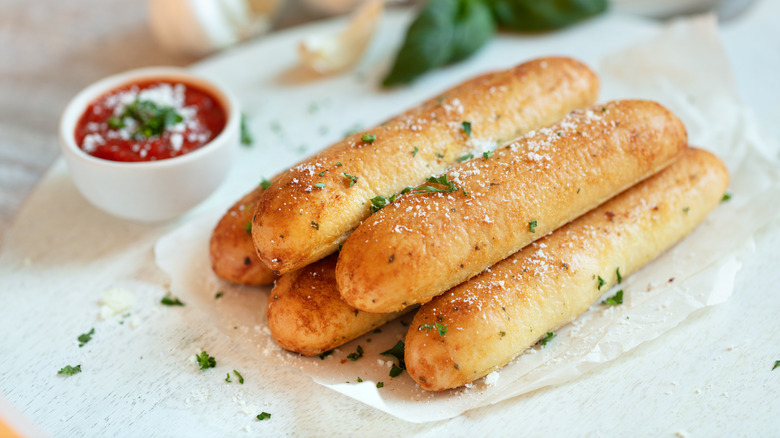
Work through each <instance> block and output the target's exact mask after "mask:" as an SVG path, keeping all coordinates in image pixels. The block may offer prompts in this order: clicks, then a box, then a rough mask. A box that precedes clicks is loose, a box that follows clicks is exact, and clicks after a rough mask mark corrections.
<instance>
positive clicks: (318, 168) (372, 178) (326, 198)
mask: <svg viewBox="0 0 780 438" xmlns="http://www.w3.org/2000/svg"><path fill="white" fill-rule="evenodd" d="M597 93H598V79H597V77H596V75H595V73H593V72H592V71H591V70H590V69H588V67H586V66H585V65H583V64H581V63H579V62H577V61H575V60H572V59H569V58H543V59H538V60H535V61H530V62H527V63H525V64H521V65H519V66H517V67H515V68H512V69H510V70H506V71H502V72H497V73H490V74H486V75H483V76H479V77H477V78H474V79H472V80H469V81H467V82H465V83H463V84H462V85H459V86H457V87H455V88H452V89H450V90H448V91H445V92H444V93H442V94H441V95H440V96H439V97H437V98H433V99H431V100H428V101H427V102H425V103H423V104H421V105H420V106H418V107H416V108H414V109H411V110H409V111H407V112H405V113H403V114H401V115H400V116H397V117H395V118H393V119H390V120H389V121H387V122H386V123H383V124H381V125H379V126H376V127H374V128H371V129H368V130H366V131H364V132H361V133H357V134H354V135H351V136H349V137H347V138H346V139H344V140H343V141H340V142H338V143H336V144H334V145H332V146H330V147H329V148H327V149H325V150H324V151H322V152H320V153H319V154H317V155H315V156H313V157H311V158H310V159H308V160H306V161H304V162H303V163H301V164H299V165H297V166H295V167H293V168H292V169H290V170H289V171H288V172H286V173H285V174H284V175H282V177H281V179H280V180H279V182H278V184H274V186H273V187H271V189H269V190H268V191H267V192H266V194H264V195H263V196H262V197H261V199H260V202H259V204H258V206H257V211H256V214H255V217H254V224H253V227H252V237H253V238H254V242H255V246H256V248H257V250H258V254H259V256H260V259H261V260H262V261H263V262H264V263H265V264H266V265H267V266H268V267H270V268H271V269H272V270H274V271H275V272H277V273H285V272H289V271H292V270H295V269H298V268H300V267H302V266H305V265H307V264H309V263H311V262H314V261H316V260H319V259H321V258H323V257H325V256H326V255H328V254H331V253H333V252H335V251H336V250H337V248H338V246H339V244H340V243H341V242H343V241H344V240H345V239H346V238H347V236H348V235H349V233H350V232H351V231H352V230H353V229H354V228H355V227H357V226H358V224H360V221H361V220H363V219H365V218H366V217H367V216H368V215H369V214H370V213H371V202H369V200H370V199H372V198H375V197H376V196H380V195H381V196H391V195H393V194H395V193H398V192H399V191H401V190H402V189H403V188H404V187H406V186H409V185H416V184H420V183H422V182H424V181H425V179H426V178H428V177H429V176H431V175H434V174H438V173H441V172H443V171H444V170H445V169H446V168H447V167H448V166H449V165H451V164H452V163H454V162H455V161H456V160H457V159H458V158H459V157H461V156H462V155H463V154H465V153H468V152H474V151H478V153H481V152H482V151H483V150H488V149H492V148H494V147H495V146H496V145H497V144H500V140H501V139H503V140H507V139H511V138H515V137H516V136H517V135H521V134H523V133H525V132H527V131H529V130H532V129H538V128H540V127H542V126H547V125H549V124H551V123H553V122H555V121H557V120H559V119H560V118H561V117H563V116H564V115H566V114H567V113H569V112H570V111H571V110H573V109H575V108H583V107H585V106H588V105H591V104H592V103H593V102H594V101H595V99H596V95H597Z"/></svg>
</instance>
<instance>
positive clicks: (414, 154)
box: [412, 146, 420, 157]
mask: <svg viewBox="0 0 780 438" xmlns="http://www.w3.org/2000/svg"><path fill="white" fill-rule="evenodd" d="M417 152H420V148H418V147H417V146H415V147H414V150H413V151H412V156H413V157H416V156H417Z"/></svg>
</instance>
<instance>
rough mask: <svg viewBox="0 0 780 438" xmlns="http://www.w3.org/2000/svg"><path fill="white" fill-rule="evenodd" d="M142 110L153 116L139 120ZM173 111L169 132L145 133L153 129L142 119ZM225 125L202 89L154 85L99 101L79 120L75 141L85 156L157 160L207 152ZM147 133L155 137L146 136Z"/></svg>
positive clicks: (140, 84)
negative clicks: (209, 143) (207, 147)
mask: <svg viewBox="0 0 780 438" xmlns="http://www.w3.org/2000/svg"><path fill="white" fill-rule="evenodd" d="M138 108H145V109H149V108H151V109H152V111H151V112H150V111H146V112H144V113H143V116H141V117H139V116H138V115H137V114H138V113H139V112H138V111H136V112H135V113H133V112H132V110H133V109H138ZM171 112H172V115H171V116H169V117H168V118H167V119H166V122H167V123H165V124H163V126H164V129H161V128H159V126H160V125H159V124H158V125H157V127H158V128H157V131H148V130H147V131H145V130H144V127H148V126H150V125H149V124H148V123H146V124H145V123H144V120H147V119H144V118H142V117H145V116H149V115H158V116H159V114H163V115H164V114H166V113H171ZM134 116H135V117H134ZM160 117H161V119H160V120H162V119H165V117H164V116H160ZM158 122H159V120H158ZM226 122H227V115H226V114H225V110H224V109H223V108H222V106H221V105H220V103H219V102H218V101H217V99H215V98H214V97H213V96H212V95H210V94H209V93H207V92H206V91H204V90H203V89H201V88H198V87H196V86H194V85H192V84H189V83H182V82H175V81H164V80H152V81H145V82H138V83H132V84H128V85H125V86H122V87H119V88H116V89H114V90H112V91H110V92H108V93H106V94H104V95H103V96H101V97H99V98H98V99H96V100H95V101H94V102H92V103H91V104H90V105H89V106H88V107H87V109H86V110H85V111H84V113H83V114H82V115H81V118H79V121H78V123H77V124H76V129H75V132H74V136H75V140H76V144H77V145H78V146H79V147H80V148H81V149H82V150H83V151H85V152H86V153H88V154H90V155H92V156H95V157H98V158H103V159H106V160H111V161H156V160H164V159H166V158H173V157H178V156H180V155H184V154H186V153H188V152H192V151H193V150H195V149H198V148H200V147H202V146H203V145H205V144H206V143H208V142H210V141H211V140H212V139H214V137H216V136H217V135H219V133H220V132H222V130H223V129H224V128H225V123H226ZM151 123H155V122H154V121H153V122H151ZM159 131H161V132H159ZM144 132H146V133H147V134H148V133H150V132H155V133H154V134H152V135H149V136H146V135H144ZM157 132H159V133H157Z"/></svg>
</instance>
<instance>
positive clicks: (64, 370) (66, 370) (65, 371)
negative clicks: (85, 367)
mask: <svg viewBox="0 0 780 438" xmlns="http://www.w3.org/2000/svg"><path fill="white" fill-rule="evenodd" d="M80 372H81V365H76V366H75V367H72V366H70V365H65V366H64V367H63V368H62V369H60V370H59V371H57V374H64V375H66V376H72V375H74V374H78V373H80Z"/></svg>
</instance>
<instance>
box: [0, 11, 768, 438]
mask: <svg viewBox="0 0 780 438" xmlns="http://www.w3.org/2000/svg"><path fill="white" fill-rule="evenodd" d="M117 3H118V2H117ZM122 5H123V6H122V8H121V10H122V13H121V14H116V13H115V12H116V10H117V6H116V3H114V2H102V1H79V2H53V1H43V2H23V1H15V2H11V4H10V5H9V6H5V5H4V10H3V13H2V14H0V29H3V32H0V61H2V62H0V239H2V240H0V245H2V250H3V252H2V258H0V264H2V266H3V270H2V275H4V276H9V277H6V280H7V281H8V282H7V283H5V284H6V285H13V288H12V289H6V290H0V303H2V306H3V308H6V309H15V310H16V311H15V312H14V313H13V314H8V313H7V312H3V313H4V314H3V319H4V320H5V322H4V323H3V325H2V327H3V336H4V338H5V339H6V341H4V342H3V343H2V344H0V357H3V358H4V361H5V363H6V365H4V366H3V367H0V397H2V398H3V399H5V400H8V401H9V402H10V405H12V408H10V409H11V412H16V413H15V414H13V415H15V416H16V415H18V416H19V417H23V420H22V422H24V421H25V420H26V421H28V422H30V423H32V424H35V425H37V427H39V428H40V429H42V430H43V431H45V432H46V433H48V434H51V435H55V436H91V435H106V434H111V435H114V434H116V435H118V436H139V435H145V436H178V435H181V434H183V433H185V432H188V433H190V434H193V435H197V436H236V435H239V436H240V435H242V434H243V435H247V436H252V435H257V434H261V435H266V434H270V435H296V436H300V435H322V434H326V435H333V434H336V433H339V434H346V435H375V436H397V435H425V436H435V435H438V436H441V435H444V436H447V435H477V436H482V435H487V434H498V435H504V434H506V433H508V430H509V429H508V427H511V428H513V429H514V430H521V431H523V434H525V435H528V436H570V435H583V436H587V435H607V436H610V435H625V434H626V433H632V434H634V435H640V436H673V435H674V434H676V433H679V434H680V435H690V436H714V435H720V436H773V435H776V433H777V430H780V420H778V416H777V415H776V410H775V409H773V404H774V403H775V401H776V400H777V398H778V396H780V369H778V370H775V371H774V373H773V372H772V371H771V367H772V364H774V362H775V360H780V347H778V345H780V342H779V341H780V339H778V335H777V334H778V333H780V320H779V319H778V318H776V311H777V309H778V308H780V294H778V292H780V287H778V284H780V268H778V263H777V261H776V258H777V254H778V250H777V248H779V247H780V218H778V219H776V220H775V221H774V223H773V224H772V225H771V226H770V227H767V228H766V229H764V230H762V231H760V232H759V233H758V235H757V239H756V240H757V244H756V251H755V253H753V254H752V255H751V256H750V257H748V258H747V259H746V260H745V265H744V268H743V270H742V271H741V272H740V273H739V275H738V277H737V281H736V285H735V293H734V296H732V298H731V299H730V300H729V301H728V302H727V303H726V304H724V305H720V306H716V307H714V308H709V309H705V310H704V311H702V312H699V313H697V314H694V315H693V317H691V318H689V319H688V320H686V321H685V322H684V323H683V324H681V325H680V326H679V327H678V328H677V329H675V330H672V331H671V332H669V333H667V334H666V335H664V336H663V337H662V338H661V339H658V340H656V341H653V342H650V343H647V344H645V345H643V346H641V347H640V348H638V349H637V350H634V351H632V352H630V353H629V354H626V355H624V356H623V357H621V358H620V359H618V360H617V361H615V362H613V363H611V364H610V365H609V367H608V370H604V371H602V372H595V373H590V374H588V375H586V376H584V377H583V378H581V379H578V380H576V381H574V382H571V383H569V384H566V385H563V386H561V387H556V388H547V389H542V390H539V391H536V392H534V393H532V394H529V395H526V396H522V397H517V398H514V399H511V400H508V401H505V402H502V403H500V404H498V405H496V406H489V407H486V408H481V409H477V410H474V411H469V412H467V413H466V414H464V415H461V416H459V417H457V418H455V419H452V420H449V421H442V422H436V423H428V424H412V423H406V422H404V421H401V420H398V419H395V418H393V417H390V416H388V415H386V414H383V413H381V412H379V411H376V410H374V409H372V408H369V407H367V406H365V405H363V404H361V403H358V402H356V401H354V400H352V399H349V398H347V397H345V396H342V395H339V394H336V393H334V392H332V391H329V390H327V389H325V388H322V387H320V386H319V385H317V384H315V383H313V382H312V381H310V380H309V379H308V378H305V377H303V376H301V375H300V373H298V372H297V371H295V370H292V369H283V370H277V369H274V370H271V369H268V367H267V366H264V365H262V364H257V363H256V362H255V361H254V359H253V357H252V356H251V355H250V354H248V353H246V352H244V351H241V350H240V349H238V348H237V347H236V346H235V345H231V344H226V343H225V342H224V336H223V335H222V334H221V333H219V332H217V331H216V330H210V329H208V328H206V327H207V324H208V322H207V321H206V320H205V319H204V317H203V315H201V314H199V313H198V312H197V311H196V310H195V309H192V308H188V307H184V308H180V309H179V308H174V309H170V308H161V307H160V306H158V305H156V304H157V302H158V301H159V298H160V293H161V287H162V289H164V285H165V283H166V281H167V279H166V278H165V277H164V275H162V273H161V272H160V271H159V270H157V269H156V267H154V263H153V258H152V257H153V255H152V254H151V252H150V251H149V248H150V247H151V245H152V244H153V243H154V242H155V241H156V239H157V238H159V237H160V236H161V235H163V234H164V233H165V232H167V231H170V230H171V229H173V228H175V226H176V225H177V223H171V224H167V225H165V226H159V227H153V226H148V225H137V224H129V223H117V222H116V220H115V219H113V218H111V217H109V216H107V215H102V214H99V213H95V211H94V210H93V209H92V207H90V206H89V205H87V204H86V201H84V200H83V199H82V198H80V197H79V195H78V194H77V193H76V192H75V188H74V187H73V186H72V182H71V181H70V180H69V177H68V176H67V173H66V172H65V169H64V167H63V166H62V163H61V162H60V163H58V164H57V165H56V166H55V167H54V168H52V169H51V170H50V174H49V175H48V177H47V179H46V180H45V182H44V186H41V187H39V188H37V189H36V190H37V191H36V193H40V194H47V193H48V194H51V193H62V190H64V192H65V193H66V194H68V196H69V197H68V199H69V200H72V202H70V203H69V204H68V205H67V207H66V208H65V209H64V210H62V211H57V212H53V214H57V215H60V216H61V217H63V218H65V220H63V221H62V222H60V223H57V226H56V227H44V228H41V227H38V225H37V224H38V222H37V221H38V220H39V217H36V214H41V212H46V211H47V210H46V206H47V203H51V202H53V201H54V200H53V199H50V198H47V197H46V196H34V197H33V198H32V200H31V201H30V203H28V204H27V205H26V206H25V207H24V209H22V205H23V203H24V201H25V199H28V196H29V194H30V193H31V191H32V190H33V188H34V187H35V185H36V184H37V183H38V182H39V181H40V180H41V177H42V175H43V174H44V172H46V170H47V169H48V168H49V166H50V165H51V163H52V162H54V160H55V159H56V158H57V157H58V155H59V152H58V146H57V139H56V126H57V120H58V117H59V114H60V112H61V111H62V108H63V107H64V105H65V103H67V100H68V99H69V98H70V97H72V96H73V95H74V94H75V93H76V92H77V91H78V90H79V89H81V88H82V87H83V86H85V85H87V84H88V83H91V82H93V81H94V80H96V79H98V78H100V77H103V76H106V75H108V74H111V73H115V72H118V71H122V70H126V69H129V68H135V67H141V66H145V65H153V64H171V65H184V64H188V63H190V62H192V61H193V59H189V58H184V57H177V56H173V55H170V54H166V53H164V52H162V51H161V50H159V49H156V48H155V43H154V41H153V40H152V38H151V36H149V34H148V32H147V30H146V25H145V15H144V10H143V2H122ZM778 13H780V5H778V2H774V1H772V0H764V1H763V2H760V3H758V4H756V5H754V6H753V7H752V9H751V10H749V11H747V12H746V13H745V14H744V15H743V16H741V17H739V18H738V19H737V20H735V21H733V22H730V23H727V24H726V25H724V28H723V30H722V33H721V36H722V38H723V42H724V46H725V48H726V50H727V53H728V55H729V58H730V60H731V62H732V65H733V67H734V72H735V76H736V78H737V84H738V87H739V91H740V93H741V96H742V97H743V99H744V100H745V102H746V103H747V104H748V105H749V106H750V107H751V108H752V109H753V110H754V112H755V114H756V117H757V119H758V120H759V121H760V122H764V126H765V127H766V129H767V130H770V131H772V130H775V131H774V132H775V133H777V132H778V131H777V129H778V128H777V124H776V120H777V119H778V110H777V109H776V102H777V100H778V98H780V92H779V91H778V87H777V86H776V84H775V82H774V81H775V78H774V75H775V73H776V72H777V71H780V57H778V56H768V54H777V53H780V30H778V28H777V26H775V25H774V23H773V22H772V21H774V19H773V17H776V16H777V14H778ZM757 41H760V44H758V43H757ZM771 120H775V123H774V124H769V123H768V122H769V121H771ZM54 188H58V189H59V190H60V191H55V190H53V189H54ZM772 201H773V202H777V200H768V202H772ZM20 211H21V212H22V213H21V216H19V217H18V218H16V215H17V214H18V213H19V212H20ZM15 218H16V219H15ZM14 220H15V223H14ZM746 220H749V218H746ZM87 222H89V223H90V224H91V226H90V227H84V226H83V224H84V223H87ZM12 224H13V227H12ZM7 230H13V233H12V234H8V233H6V232H7ZM31 235H35V236H36V237H37V238H36V244H35V245H34V246H28V245H26V243H25V240H24V238H27V237H29V236H31ZM79 239H84V240H85V241H90V242H93V244H92V245H89V246H73V245H72V242H74V241H78V240H79ZM122 246H127V247H128V248H129V249H130V250H129V251H117V250H116V248H118V247H122ZM125 261H126V262H127V265H128V266H129V267H132V268H128V269H126V270H119V271H116V270H114V271H111V272H104V273H101V272H100V267H101V266H113V265H116V264H121V263H123V262H125ZM138 261H141V263H140V266H144V268H141V269H140V270H139V269H136V268H137V266H139V263H138ZM84 264H89V265H90V266H91V267H92V268H95V269H90V270H89V272H86V271H84V270H83V269H81V268H80V267H81V266H84ZM96 270H97V272H98V273H97V274H96V273H95V272H96ZM10 276H13V278H12V279H11V280H9V278H11V277H10ZM63 277H66V278H68V281H67V282H63V281H60V279H61V278H63ZM117 283H122V284H124V285H130V286H131V287H132V289H133V293H134V296H135V301H136V304H135V308H138V309H141V310H139V311H134V312H133V315H132V316H131V317H129V318H127V320H126V321H124V324H120V323H119V321H121V320H122V318H121V317H119V318H116V319H114V320H111V321H110V322H111V324H108V322H97V321H96V314H97V309H98V306H97V304H96V302H97V300H98V299H99V298H100V296H99V294H97V295H96V294H95V291H103V290H107V289H110V288H111V287H113V286H114V285H115V284H117ZM161 285H162V286H161ZM33 286H34V287H33ZM28 287H29V289H28ZM31 293H34V294H35V295H34V296H31ZM132 318H137V320H135V323H133V324H131V322H132V321H131V320H132ZM97 324H100V330H99V331H98V335H97V336H95V338H94V340H93V341H91V342H90V343H89V344H87V345H86V346H85V347H84V348H81V349H79V348H78V347H77V343H76V342H75V336H76V335H78V334H80V333H82V332H86V331H88V330H89V329H90V328H91V327H92V326H95V325H97ZM131 326H135V327H136V328H132V327H131ZM40 339H45V342H46V345H45V346H41V345H38V344H36V345H28V344H27V341H26V340H40ZM149 345H155V348H154V349H153V350H151V349H149V348H148V346H149ZM43 347H45V348H43ZM42 348H43V349H42ZM198 348H204V349H206V350H207V351H209V353H211V354H212V355H214V356H215V357H217V358H218V359H219V358H222V357H230V358H231V361H232V362H231V363H220V364H219V372H224V371H230V370H232V369H238V370H240V371H241V372H242V374H243V375H244V377H245V379H246V384H245V385H244V386H238V385H235V386H232V387H229V388H227V389H226V387H225V385H224V383H225V382H224V381H223V379H224V378H223V377H222V378H220V377H219V376H218V375H217V373H216V371H217V370H210V371H215V372H211V373H210V374H204V373H202V372H200V371H198V370H197V369H196V367H195V366H194V364H192V363H191V362H190V360H189V357H190V356H191V355H193V354H194V353H196V352H197V349H198ZM31 351H36V352H37V351H43V352H44V353H41V354H36V355H35V356H31V353H30V352H31ZM76 363H82V365H83V367H84V369H85V370H87V369H89V368H90V367H93V368H92V369H94V368H95V367H100V369H101V372H100V377H99V378H90V377H89V374H87V373H86V371H85V373H83V374H81V375H79V376H78V377H79V378H78V379H76V378H73V379H65V378H63V379H60V378H57V379H51V378H50V375H51V374H52V372H53V371H52V370H54V372H56V370H57V369H59V368H60V367H62V366H64V365H65V364H72V365H75V364H76ZM267 375H273V376H274V380H273V381H266V380H264V379H265V377H264V376H267ZM41 376H46V378H42V377H41ZM225 391H228V397H227V400H229V403H217V402H216V401H217V400H224V399H225V398H224V393H225ZM217 395H219V396H217ZM2 406H4V404H0V407H2ZM258 411H268V412H271V413H272V414H273V417H272V419H271V420H270V421H268V422H257V421H256V420H254V415H256V413H259V412H258ZM8 412H9V409H1V410H0V415H2V416H5V417H8V415H9V414H8ZM18 412H21V413H20V414H19V413H18ZM15 420H18V418H16V419H15ZM9 423H11V422H10V421H9ZM11 424H15V423H11ZM247 429H248V431H249V433H246V432H247Z"/></svg>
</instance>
